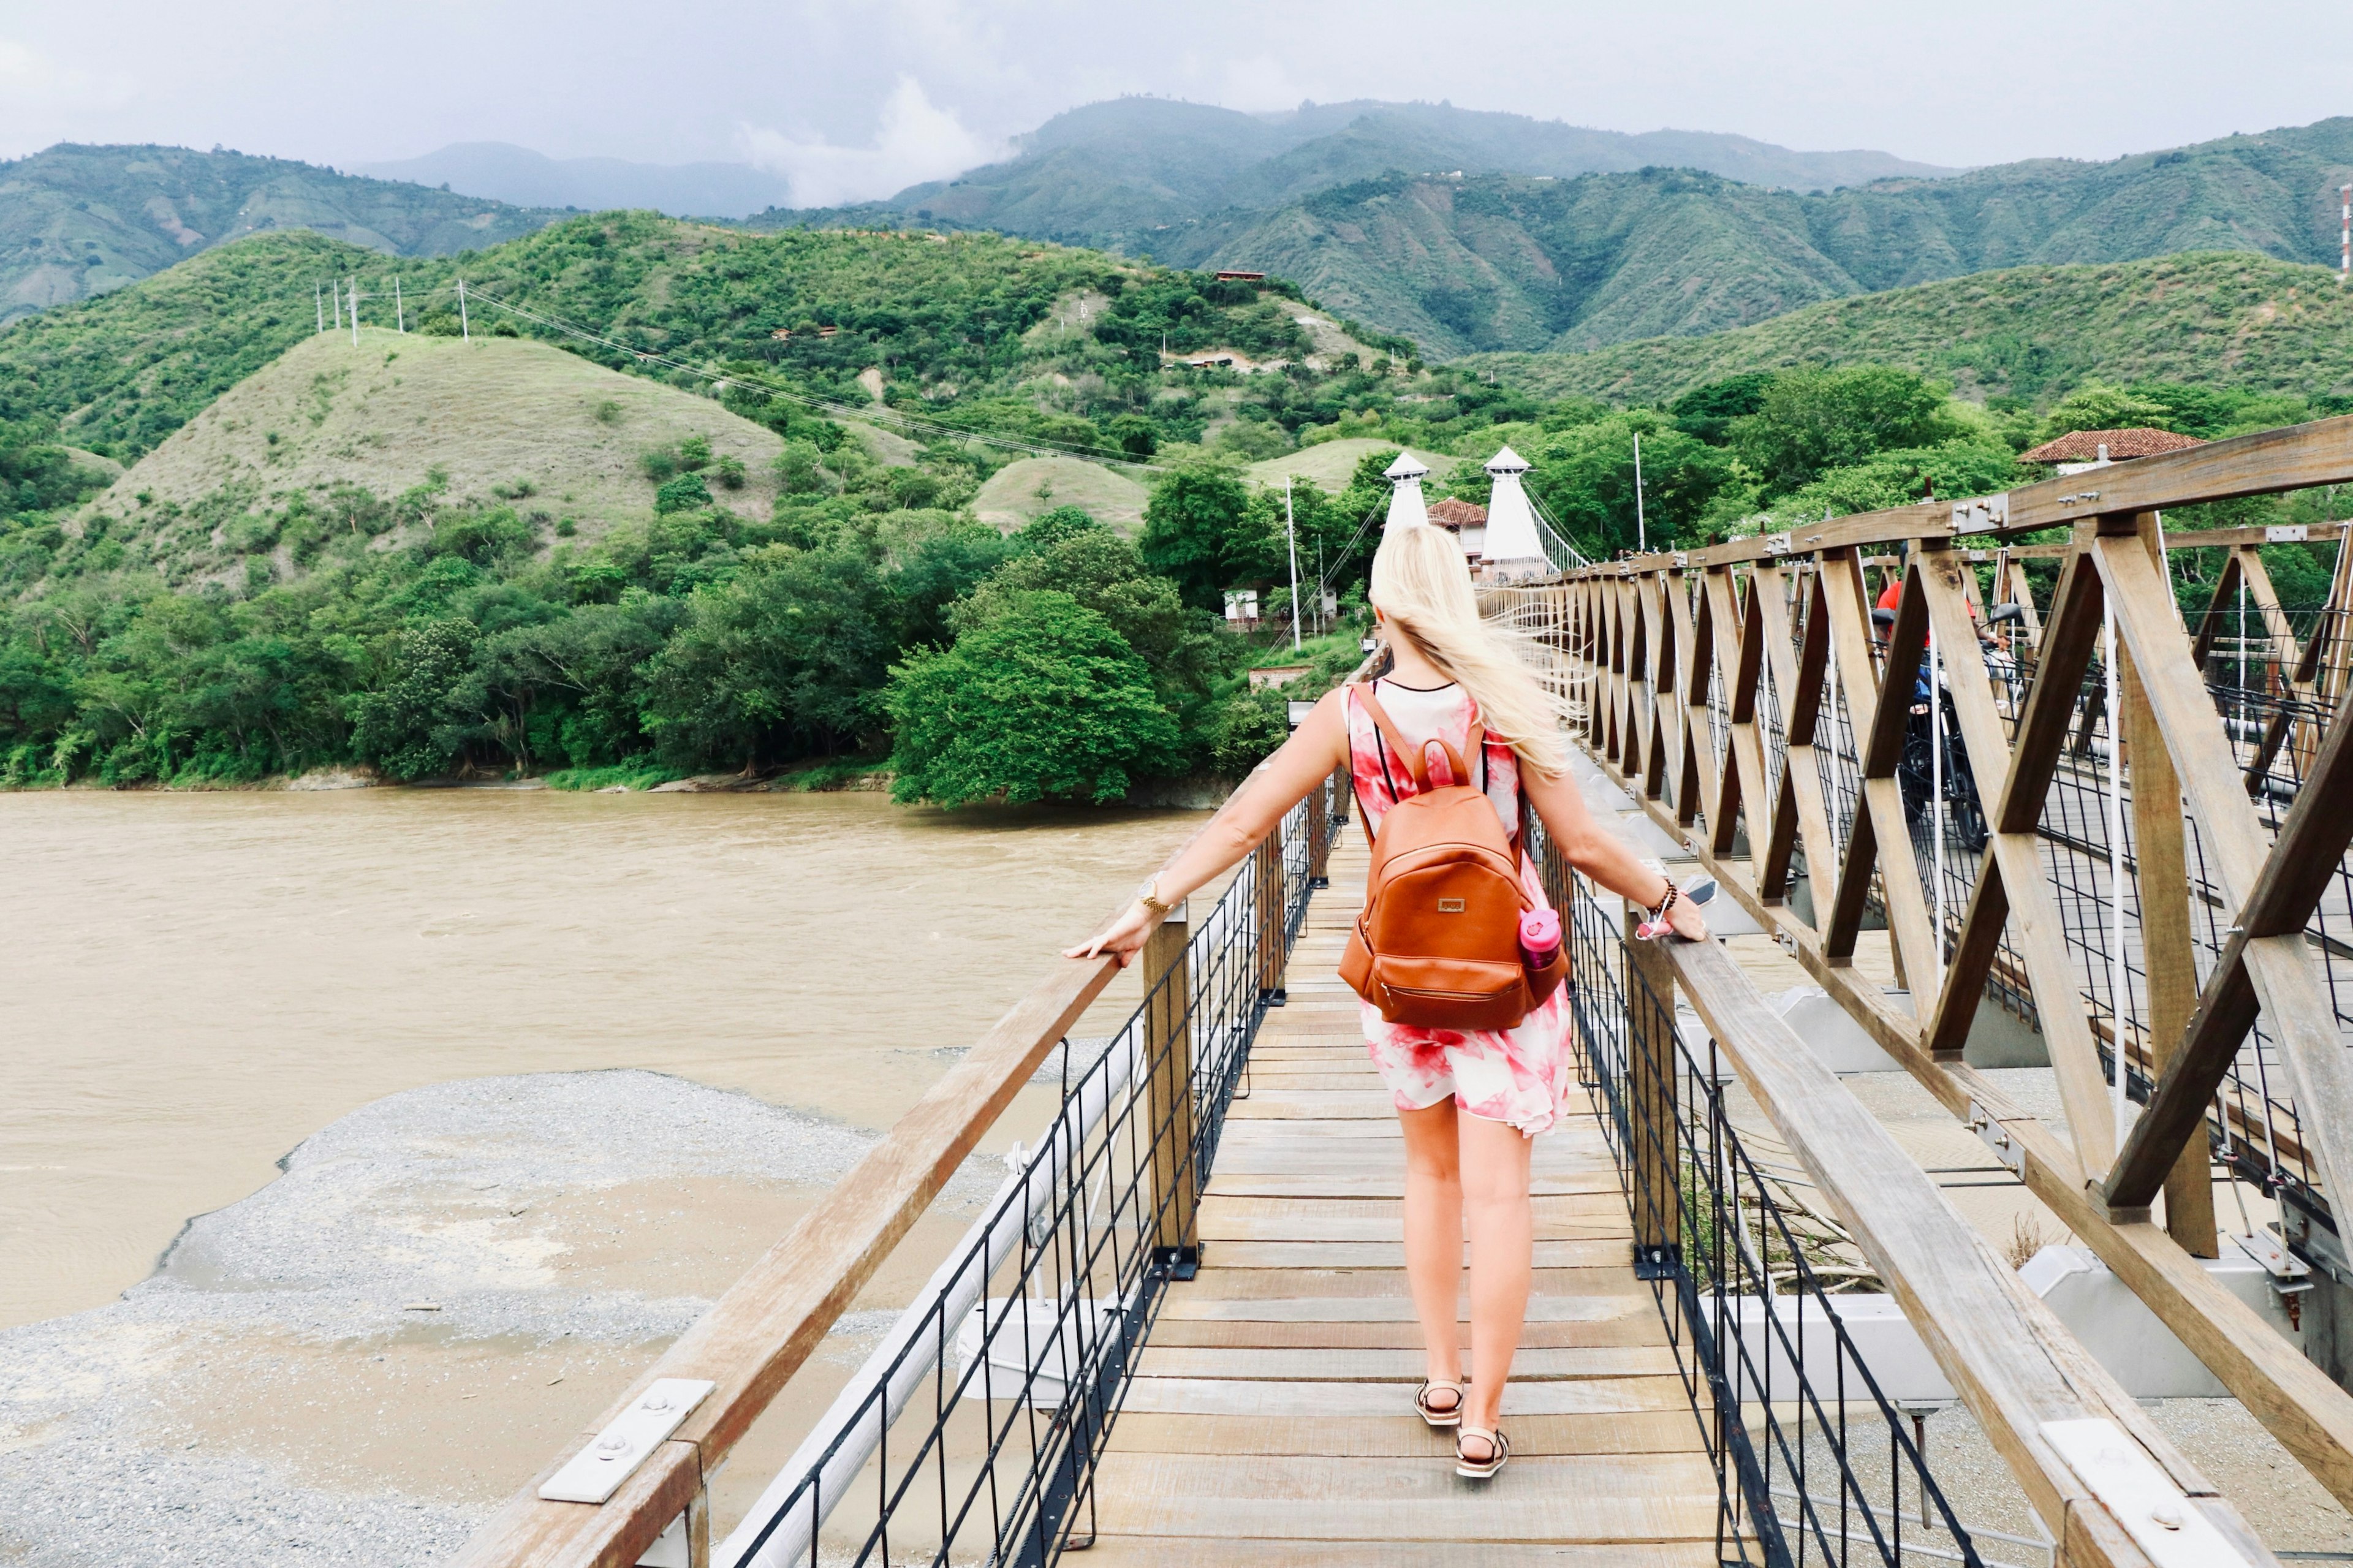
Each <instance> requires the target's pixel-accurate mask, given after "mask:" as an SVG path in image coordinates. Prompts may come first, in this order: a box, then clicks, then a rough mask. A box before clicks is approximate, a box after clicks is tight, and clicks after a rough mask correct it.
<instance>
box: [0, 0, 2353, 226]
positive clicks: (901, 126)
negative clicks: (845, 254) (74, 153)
mask: <svg viewBox="0 0 2353 1568" xmlns="http://www.w3.org/2000/svg"><path fill="white" fill-rule="evenodd" d="M1927 10H1928V7H1926V6H1919V5H1901V4H1898V5H1889V4H1887V3H1886V0H1871V3H1868V4H1847V3H1841V0H1775V3H1767V4H1762V5H1760V4H1758V3H1757V0H1736V3H1719V0H1651V3H1648V4H1640V5H1629V4H1625V3H1624V0H1611V3H1609V4H1591V3H1588V0H1553V3H1549V4H1548V3H1546V0H1472V3H1465V0H1449V3H1447V4H1442V5H1431V4H1427V3H1425V4H1419V5H1403V4H1397V3H1395V0H1348V3H1345V4H1342V3H1337V0H1250V3H1240V0H1186V3H1183V4H1168V3H1166V0H1116V3H1114V0H1093V3H1087V4H1082V3H1077V0H994V3H988V4H983V3H979V0H877V3H870V4H845V3H837V0H668V3H667V4H663V5H648V4H645V3H644V0H631V3H624V0H564V3H563V4H560V5H559V4H554V3H550V0H403V3H400V4H393V5H367V6H364V7H362V6H347V5H335V4H328V5H259V4H256V3H253V0H168V3H167V0H89V3H67V0H0V156H9V157H13V156H17V155H20V154H22V153H29V152H33V151H35V150H37V149H38V148H41V147H44V146H47V145H48V144H49V143H51V142H58V141H65V140H73V141H85V142H132V141H153V142H178V143H183V144H185V145H189V146H195V147H209V146H212V145H214V144H215V143H220V144H222V145H226V146H229V147H235V148H237V149H239V150H240V151H244V152H248V153H276V154H279V155H281V156H286V157H294V158H304V159H309V160H312V161H315V162H321V163H336V164H351V163H367V162H372V161H375V160H378V159H390V158H401V157H407V156H412V155H415V154H417V153H426V152H429V151H431V150H433V149H435V148H437V147H439V146H441V145H443V144H445V143H448V142H465V141H499V142H518V143H521V144H522V145H524V146H528V147H533V148H536V149H538V150H540V151H541V152H544V153H552V154H554V155H556V156H559V157H563V156H578V155H586V154H600V155H605V156H612V157H622V158H630V159H637V160H641V161H645V162H655V163H681V162H687V161H691V160H697V159H721V160H729V161H748V162H755V163H762V164H764V165H765V166H767V167H770V168H772V169H775V170H776V171H777V172H779V173H783V174H790V175H792V176H793V177H794V179H795V182H796V188H797V194H798V195H799V196H800V199H802V200H803V201H804V202H808V201H834V200H840V199H847V198H851V197H858V196H870V195H887V194H889V193H890V192H892V191H893V190H896V189H898V188H899V187H901V186H902V185H904V184H909V183H911V182H913V181H915V180H918V179H924V178H931V177H935V176H938V175H941V174H947V173H951V172H953V171H955V170H956V169H958V168H962V167H966V166H969V165H970V164H972V163H979V162H983V161H986V160H987V158H988V157H990V156H992V155H994V154H996V153H998V152H1000V151H1001V150H1002V149H1003V148H1004V146H1005V144H1006V141H1007V139H1008V137H1010V136H1013V135H1015V134H1018V132H1022V131H1026V130H1028V129H1029V128H1030V127H1032V126H1034V125H1036V124H1038V123H1039V121H1043V120H1045V119H1046V118H1047V117H1048V116H1050V115H1051V114H1052V113H1054V112H1055V111H1056V110H1060V109H1065V108H1069V107H1071V105H1074V104H1079V103H1085V102H1090V101H1092V100H1097V99H1102V98H1108V97H1113V96H1116V95H1118V94H1121V93H1135V92H1148V93H1158V94H1162V95H1165V96H1168V97H1177V98H1187V99H1191V100H1196V101H1199V102H1208V103H1219V104H1224V105H1226V106H1228V107H1230V108H1235V109H1242V110H1277V109H1286V108H1290V107H1293V106H1294V105H1296V104H1297V103H1298V102H1299V101H1300V100H1303V99H1314V100H1318V101H1324V102H1330V101H1335V100H1345V99H1351V98H1382V99H1427V100H1437V99H1446V100H1451V101H1452V102H1453V103H1455V104H1457V105H1461V106H1463V107H1468V108H1480V109H1500V110H1514V111H1517V112H1520V113H1525V114H1533V115H1536V116H1539V117H1542V118H1546V119H1557V120H1566V121H1570V122H1572V123H1576V124H1581V125H1592V126H1600V127H1604V128H1607V129H1610V130H1618V131H1648V130H1655V129H1658V128H1660V127H1662V126H1672V127H1676V128H1680V129H1689V130H1704V131H1728V132H1739V133H1741V134H1744V135H1748V136H1754V137H1757V138H1760V139H1762V140H1765V141H1768V142H1780V143H1782V144H1784V145H1787V146H1792V147H1799V148H1808V149H1828V148H1850V147H1872V148H1879V149H1883V150H1884V151H1887V152H1890V153H1897V154H1899V155H1902V156H1905V157H1909V158H1917V159H1922V160H1925V161H1927V162H1930V163H1948V164H1975V163H2000V162H2005V161H2008V160H2010V159H2016V158H2026V157H2036V156H2045V155H2056V156H2066V157H2076V158H2105V157H2113V156H2115V155H2116V154H2117V153H2126V152H2136V151H2142V150H2147V149H2150V148H2157V147H2164V146H2169V145H2173V144H2177V143H2179V142H2194V141H2200V140H2202V139H2204V138H2207V137H2211V136H2219V135H2225V134H2228V133H2229V132H2233V131H2258V130H2263V129H2266V128H2268V127H2272V126H2276V125H2294V124H2303V123H2306V122H2308V121H2314V120H2318V119H2322V118H2325V117H2327V116H2330V115H2336V114H2346V113H2353V5H2348V0H2234V3H2232V4H2228V5H2225V4H2221V0H2131V3H2128V4H2127V3H2123V0H2090V3H2084V4H2072V3H2070V0H2056V3H2053V0H2035V3H2024V0H1971V3H1969V4H1965V5H1941V6H1937V7H1936V8H1935V14H1934V15H1924V14H1921V13H1925V12H1926V11H1927ZM1907 13H1912V15H1907Z"/></svg>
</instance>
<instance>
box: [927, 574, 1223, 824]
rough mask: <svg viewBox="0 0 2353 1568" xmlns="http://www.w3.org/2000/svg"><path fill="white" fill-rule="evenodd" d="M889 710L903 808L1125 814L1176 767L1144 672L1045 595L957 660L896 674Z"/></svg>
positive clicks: (985, 626) (1010, 606)
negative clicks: (1136, 785)
mask: <svg viewBox="0 0 2353 1568" xmlns="http://www.w3.org/2000/svg"><path fill="white" fill-rule="evenodd" d="M884 701H885V704H886V706H887V707H888V709H889V711H890V714H891V717H892V721H893V724H894V732H895V736H896V745H895V746H894V748H893V750H892V758H891V764H892V769H893V770H894V771H895V772H896V773H897V775H898V776H897V780H896V782H895V783H894V784H893V786H892V790H893V794H894V795H896V796H897V798H899V799H901V800H928V801H933V802H935V803H937V804H939V805H947V806H955V805H966V804H968V803H970V802H973V801H978V800H992V799H1002V800H1004V801H1006V802H1008V804H1013V805H1019V804H1022V803H1024V802H1029V801H1037V800H1097V801H1107V800H1116V799H1118V798H1119V797H1120V796H1122V795H1125V794H1126V793H1127V791H1128V788H1129V787H1130V785H1131V784H1133V782H1134V779H1135V778H1136V777H1137V776H1138V775H1141V774H1150V773H1165V772H1167V771H1170V770H1172V769H1174V768H1175V767H1176V766H1177V765H1178V763H1179V762H1180V760H1181V753H1180V752H1179V750H1178V731H1177V725H1176V719H1175V717H1174V716H1173V715H1171V714H1170V713H1169V711H1168V710H1166V708H1164V707H1162V706H1161V703H1160V700H1159V697H1158V694H1157V693H1156V692H1155V690H1154V689H1153V685H1152V675H1151V671H1150V670H1149V669H1147V668H1145V663H1144V661H1143V660H1142V659H1141V658H1137V657H1136V654H1135V652H1134V649H1132V648H1131V647H1128V645H1127V641H1126V639H1125V638H1124V637H1121V636H1120V635H1119V633H1118V632H1117V631H1115V630H1113V627H1112V625H1111V623H1110V621H1108V620H1106V619H1105V618H1104V617H1103V616H1100V615H1098V614H1096V613H1095V612H1094V611H1092V610H1090V609H1088V608H1087V607H1086V606H1085V605H1082V604H1080V603H1079V602H1078V600H1076V599H1075V598H1073V597H1071V595H1068V594H1062V593H1057V592H1054V591H1052V590H1050V589H1036V590H1030V591H1028V592H1023V593H1017V594H1013V595H1008V596H1007V597H1005V598H1004V599H1003V600H1001V601H999V602H998V603H997V605H996V607H995V608H994V610H993V613H990V614H988V615H987V616H984V617H982V618H979V619H978V620H976V622H975V623H974V624H972V625H971V626H967V627H966V628H965V629H964V630H962V631H960V632H959V633H958V634H957V637H956V640H955V646H954V647H949V648H944V649H938V650H933V651H928V652H918V653H916V654H914V655H913V656H912V657H911V658H908V659H907V660H906V662H905V663H903V664H901V665H899V666H896V667H894V668H893V669H892V679H891V686H890V689H889V691H888V692H887V693H886V694H885V697H884Z"/></svg>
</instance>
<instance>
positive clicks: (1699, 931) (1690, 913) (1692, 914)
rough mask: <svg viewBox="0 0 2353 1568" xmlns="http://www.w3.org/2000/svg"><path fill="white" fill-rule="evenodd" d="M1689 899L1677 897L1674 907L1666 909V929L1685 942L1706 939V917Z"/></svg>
mask: <svg viewBox="0 0 2353 1568" xmlns="http://www.w3.org/2000/svg"><path fill="white" fill-rule="evenodd" d="M1699 909H1700V907H1699V906H1698V905H1697V904H1695V903H1693V902H1692V901H1691V900H1689V899H1677V900H1675V907H1674V908H1672V909H1671V910H1668V911H1667V929H1668V930H1669V931H1673V932H1674V933H1675V934H1676V935H1677V936H1679V937H1681V938H1683V940H1684V941H1685V942H1705V941H1706V940H1707V917H1706V916H1705V915H1704V914H1702V913H1700V912H1699Z"/></svg>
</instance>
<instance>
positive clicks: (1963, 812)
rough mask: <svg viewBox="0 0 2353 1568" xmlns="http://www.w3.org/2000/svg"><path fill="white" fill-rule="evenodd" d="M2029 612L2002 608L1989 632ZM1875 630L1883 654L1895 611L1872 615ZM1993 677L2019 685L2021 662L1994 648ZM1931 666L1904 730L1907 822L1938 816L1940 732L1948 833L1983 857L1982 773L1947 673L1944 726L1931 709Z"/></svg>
mask: <svg viewBox="0 0 2353 1568" xmlns="http://www.w3.org/2000/svg"><path fill="white" fill-rule="evenodd" d="M2024 616H2025V610H2024V608H2023V607H2022V606H2021V605H1995V606H1994V608H1993V610H1992V612H1991V613H1990V614H1989V615H1988V616H1987V617H1986V626H1987V628H1988V630H1989V631H1990V630H1991V628H1993V627H1996V626H2003V625H2006V624H2008V623H2010V622H2012V621H2018V620H2021V619H2023V618H2024ZM1871 619H1872V625H1873V627H1874V628H1875V629H1876V630H1877V632H1878V639H1877V640H1878V642H1879V645H1880V647H1881V648H1882V650H1884V649H1885V647H1886V646H1887V637H1888V635H1889V633H1891V632H1892V631H1893V630H1894V626H1895V612H1894V610H1873V611H1872V612H1871ZM1987 665H1988V673H1989V676H1991V677H1992V678H1993V679H1997V680H2001V681H2004V682H2005V683H2006V684H2008V683H2012V682H2014V680H2015V669H2016V665H2015V661H2014V660H2012V659H2011V658H2010V655H2009V654H2008V653H2007V652H2005V651H1998V650H1996V649H1993V648H1989V649H1988V657H1987ZM1929 668H1930V667H1929V664H1928V661H1927V660H1926V658H1923V659H1922V661H1921V664H1920V669H1919V674H1918V675H1917V676H1916V677H1915V679H1914V683H1913V695H1912V710H1911V712H1910V714H1909V715H1908V716H1907V717H1906V719H1905V726H1904V754H1903V756H1902V757H1901V759H1899V760H1898V761H1897V763H1896V764H1895V778H1896V784H1897V788H1898V789H1899V790H1900V792H1901V793H1902V795H1903V798H1904V817H1905V822H1907V823H1908V824H1909V825H1910V826H1913V827H1914V828H1915V829H1919V828H1924V827H1928V826H1930V819H1931V816H1932V815H1933V814H1932V812H1931V807H1930V803H1931V802H1932V801H1933V800H1934V799H1935V798H1936V795H1937V793H1938V791H1937V774H1938V772H1939V770H1938V767H1937V762H1938V757H1937V750H1938V747H1937V742H1938V740H1939V736H1938V733H1937V731H1938V730H1939V729H1940V728H1941V729H1942V731H1943V734H1942V737H1941V738H1942V741H1943V759H1942V760H1943V764H1944V765H1943V768H1942V773H1943V786H1944V787H1943V791H1942V794H1943V799H1944V806H1945V812H1944V816H1945V826H1946V831H1947V833H1948V834H1949V835H1950V836H1951V839H1952V842H1954V843H1956V844H1957V845H1959V846H1960V847H1961V848H1962V849H1963V850H1965V851H1966V852H1968V854H1971V855H1978V854H1982V853H1983V852H1984V850H1985V847H1986V843H1987V841H1988V837H1989V830H1988V828H1987V826H1986V816H1985V805H1984V803H1983V802H1982V800H1981V799H1980V798H1979V796H1978V781H1977V773H1976V771H1975V770H1974V769H1972V768H1971V767H1970V765H1969V753H1968V746H1966V745H1964V744H1963V743H1962V741H1961V725H1960V716H1959V714H1958V712H1957V710H1955V709H1954V707H1953V691H1952V682H1951V680H1950V679H1949V677H1948V675H1947V674H1946V673H1945V672H1943V671H1939V673H1938V676H1937V679H1936V694H1935V700H1936V704H1937V706H1938V707H1939V708H1940V709H1941V710H1942V718H1943V723H1942V725H1941V726H1939V724H1938V723H1937V717H1938V715H1937V714H1936V713H1934V712H1932V711H1931V710H1930V709H1929V706H1928V704H1929V701H1930V695H1929V690H1928V677H1929Z"/></svg>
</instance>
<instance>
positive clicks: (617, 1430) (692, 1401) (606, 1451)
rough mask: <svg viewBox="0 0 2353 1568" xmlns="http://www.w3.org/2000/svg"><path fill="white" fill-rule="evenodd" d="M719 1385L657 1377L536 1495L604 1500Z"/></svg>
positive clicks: (560, 1499) (552, 1499) (694, 1379)
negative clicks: (650, 1385)
mask: <svg viewBox="0 0 2353 1568" xmlns="http://www.w3.org/2000/svg"><path fill="white" fill-rule="evenodd" d="M718 1386H719V1385H718V1384H715V1383H711V1382H708V1381H706V1380H704V1379H702V1378H697V1377H663V1378H657V1379H655V1380H654V1385H653V1386H652V1387H651V1388H649V1389H647V1390H646V1391H645V1392H644V1393H643V1394H638V1397H637V1398H636V1399H635V1400H633V1401H631V1402H630V1405H629V1407H628V1409H627V1410H624V1411H623V1412H621V1414H620V1415H617V1416H615V1417H614V1418H613V1420H612V1423H611V1425H609V1426H607V1427H606V1428H605V1429H604V1430H603V1431H602V1432H599V1433H597V1434H596V1436H594V1437H592V1438H590V1439H589V1440H588V1446H587V1447H585V1448H583V1449H581V1450H580V1451H579V1452H578V1453H576V1454H575V1455H573V1456H572V1458H570V1459H568V1460H566V1461H565V1466H564V1468H562V1469H560V1470H558V1471H556V1472H555V1474H554V1475H552V1476H550V1477H548V1479H547V1481H546V1484H544V1485H543V1486H542V1487H541V1488H540V1489H539V1495H540V1496H541V1497H543V1498H545V1499H546V1500H548V1501H549V1502H603V1501H604V1500H606V1499H607V1498H608V1497H611V1496H612V1495H613V1494H614V1493H615V1492H616V1491H618V1490H619V1489H620V1486H621V1483H622V1482H623V1481H626V1480H628V1479H629V1477H630V1476H631V1475H633V1474H635V1473H636V1471H637V1468H638V1466H639V1465H642V1464H644V1463H645V1462H646V1456H647V1455H649V1454H650V1453H652V1452H653V1451H654V1450H655V1449H656V1448H658V1447H661V1445H662V1443H663V1442H664V1441H665V1440H666V1439H667V1438H668V1437H669V1436H670V1434H671V1433H673V1432H675V1431H677V1430H678V1428H679V1424H680V1423H681V1422H682V1421H684V1420H685V1419H686V1418H687V1416H688V1415H691V1414H692V1413H693V1410H694V1407H695V1406H696V1405H700V1404H702V1402H703V1401H704V1400H705V1399H707V1398H709V1397H710V1395H711V1391H712V1389H714V1388H716V1387H718Z"/></svg>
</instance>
